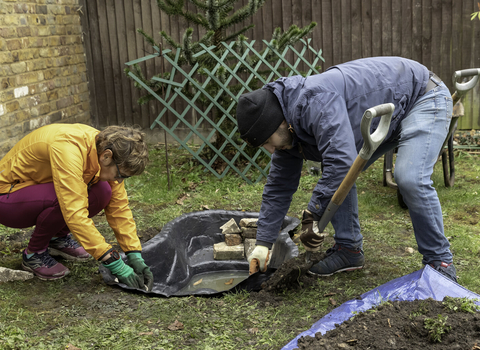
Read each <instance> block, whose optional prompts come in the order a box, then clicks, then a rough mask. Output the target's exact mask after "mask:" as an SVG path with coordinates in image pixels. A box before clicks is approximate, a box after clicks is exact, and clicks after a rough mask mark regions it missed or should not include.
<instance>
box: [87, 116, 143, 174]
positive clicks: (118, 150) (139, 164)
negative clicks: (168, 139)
mask: <svg viewBox="0 0 480 350" xmlns="http://www.w3.org/2000/svg"><path fill="white" fill-rule="evenodd" d="M96 145H97V153H98V154H100V153H102V152H103V151H105V150H106V149H109V150H111V151H112V153H113V161H114V162H115V163H116V164H117V165H118V166H121V167H122V168H123V169H125V170H126V171H128V172H129V175H140V174H141V173H143V171H144V170H145V167H146V165H147V163H148V147H147V143H146V142H145V134H144V133H142V132H141V131H140V130H139V129H137V128H132V127H126V126H117V125H112V126H108V127H107V128H105V129H104V130H103V131H101V132H100V133H99V134H98V135H97V138H96Z"/></svg>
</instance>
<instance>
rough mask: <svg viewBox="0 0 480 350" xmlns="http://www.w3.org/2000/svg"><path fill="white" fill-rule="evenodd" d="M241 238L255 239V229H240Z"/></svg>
mask: <svg viewBox="0 0 480 350" xmlns="http://www.w3.org/2000/svg"><path fill="white" fill-rule="evenodd" d="M242 237H243V239H247V238H257V229H256V228H253V227H242Z"/></svg>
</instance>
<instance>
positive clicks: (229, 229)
mask: <svg viewBox="0 0 480 350" xmlns="http://www.w3.org/2000/svg"><path fill="white" fill-rule="evenodd" d="M220 229H221V230H222V233H223V234H224V235H226V234H227V233H241V232H242V230H241V229H240V227H238V225H237V223H236V222H235V219H230V221H228V222H227V223H225V224H224V225H222V226H220Z"/></svg>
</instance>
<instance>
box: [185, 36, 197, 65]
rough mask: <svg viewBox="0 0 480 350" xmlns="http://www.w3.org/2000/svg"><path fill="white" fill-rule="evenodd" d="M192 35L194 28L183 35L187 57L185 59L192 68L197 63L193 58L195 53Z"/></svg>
mask: <svg viewBox="0 0 480 350" xmlns="http://www.w3.org/2000/svg"><path fill="white" fill-rule="evenodd" d="M192 34H193V29H192V28H187V30H186V31H185V33H184V34H183V55H184V56H185V59H186V60H187V62H188V64H189V65H190V66H194V65H195V62H194V61H196V60H195V59H194V57H193V54H194V52H193V51H192V47H191V46H192Z"/></svg>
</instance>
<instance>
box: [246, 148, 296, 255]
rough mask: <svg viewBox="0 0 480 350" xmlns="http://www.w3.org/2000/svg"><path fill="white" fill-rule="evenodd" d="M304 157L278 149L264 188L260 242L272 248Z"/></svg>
mask: <svg viewBox="0 0 480 350" xmlns="http://www.w3.org/2000/svg"><path fill="white" fill-rule="evenodd" d="M302 166H303V159H302V158H298V157H295V156H293V155H291V154H290V153H289V152H288V151H275V152H274V153H273V155H272V164H271V167H270V172H269V174H268V180H267V184H266V185H265V187H264V189H263V196H262V206H261V209H260V215H259V219H258V230H257V242H256V245H262V246H265V247H267V248H269V249H270V248H271V247H272V245H273V243H274V242H275V240H276V239H277V237H278V233H279V231H280V229H281V226H282V223H283V220H284V218H285V215H287V212H288V208H289V207H290V203H291V202H292V196H293V194H294V193H295V191H296V190H297V188H298V184H299V181H300V175H301V174H302Z"/></svg>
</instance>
